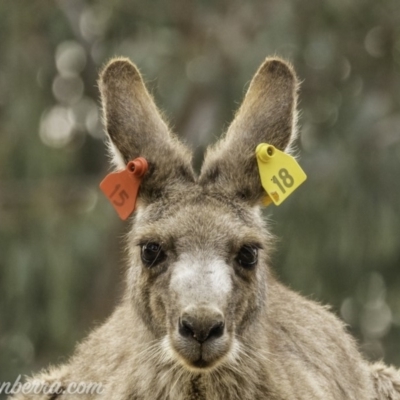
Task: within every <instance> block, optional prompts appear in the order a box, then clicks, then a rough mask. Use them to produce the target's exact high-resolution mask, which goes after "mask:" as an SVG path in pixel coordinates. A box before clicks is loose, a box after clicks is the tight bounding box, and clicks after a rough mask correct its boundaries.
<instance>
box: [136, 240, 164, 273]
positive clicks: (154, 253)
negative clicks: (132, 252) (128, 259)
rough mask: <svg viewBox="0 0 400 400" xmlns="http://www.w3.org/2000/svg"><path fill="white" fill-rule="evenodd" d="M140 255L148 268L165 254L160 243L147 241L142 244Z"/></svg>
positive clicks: (158, 261) (161, 259)
mask: <svg viewBox="0 0 400 400" xmlns="http://www.w3.org/2000/svg"><path fill="white" fill-rule="evenodd" d="M141 257H142V261H143V264H145V265H146V266H147V267H149V268H150V267H154V266H155V265H157V264H159V263H160V262H162V261H164V260H165V259H166V257H167V256H166V254H165V253H164V250H163V249H162V247H161V245H159V244H158V243H154V242H149V243H146V244H143V245H142V251H141Z"/></svg>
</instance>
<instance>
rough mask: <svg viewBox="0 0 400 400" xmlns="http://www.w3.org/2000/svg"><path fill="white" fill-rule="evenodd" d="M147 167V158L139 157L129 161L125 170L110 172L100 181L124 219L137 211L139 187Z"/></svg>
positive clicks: (102, 188)
mask: <svg viewBox="0 0 400 400" xmlns="http://www.w3.org/2000/svg"><path fill="white" fill-rule="evenodd" d="M147 169H148V164H147V161H146V159H145V158H143V157H138V158H136V159H134V160H133V161H129V163H128V165H127V166H126V168H125V169H124V170H123V171H120V172H113V173H111V174H108V175H107V176H106V177H105V178H104V179H103V180H102V182H101V183H100V189H101V190H102V191H103V193H104V194H105V195H106V197H107V198H108V200H109V201H110V203H111V204H112V206H113V207H114V208H115V210H116V211H117V213H118V215H119V217H120V218H121V219H123V220H125V219H127V218H128V217H129V216H130V215H131V214H132V213H133V211H135V208H136V199H137V196H138V192H139V187H140V184H141V183H142V179H143V175H144V174H145V173H146V171H147Z"/></svg>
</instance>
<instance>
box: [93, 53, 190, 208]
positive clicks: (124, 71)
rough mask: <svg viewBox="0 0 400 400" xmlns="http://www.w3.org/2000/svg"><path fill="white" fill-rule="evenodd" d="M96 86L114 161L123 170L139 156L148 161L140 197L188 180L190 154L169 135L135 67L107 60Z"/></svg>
mask: <svg viewBox="0 0 400 400" xmlns="http://www.w3.org/2000/svg"><path fill="white" fill-rule="evenodd" d="M99 87H100V93H101V100H102V105H103V116H104V121H105V126H106V130H107V133H108V136H109V138H110V139H111V143H110V150H111V152H112V153H113V154H112V156H113V161H114V163H115V164H116V166H117V167H118V168H124V167H125V165H126V164H127V163H128V162H129V161H130V160H132V159H134V158H136V157H139V156H141V157H144V158H146V159H147V161H148V163H149V170H148V172H147V174H146V176H145V177H144V179H143V182H142V184H141V190H140V193H141V197H142V198H143V197H145V198H146V197H147V198H148V199H147V200H149V201H151V200H154V197H160V196H161V195H163V192H166V191H168V190H171V189H172V188H173V187H174V186H175V185H177V184H178V185H179V184H182V183H186V182H194V174H193V170H192V166H191V154H190V153H189V151H188V150H187V149H186V148H185V146H183V144H182V143H180V142H179V141H178V140H177V139H176V138H175V137H174V136H172V135H171V134H170V132H169V130H168V127H167V125H166V123H165V122H164V121H163V119H162V117H161V115H160V113H159V111H158V109H157V107H156V105H155V104H154V101H153V99H152V98H151V96H150V94H149V92H148V91H147V90H146V87H145V85H144V83H143V80H142V77H141V75H140V73H139V71H138V69H137V68H136V66H135V65H134V64H132V63H131V62H130V61H129V60H128V59H126V58H116V59H113V60H111V61H110V62H109V63H108V64H107V65H106V67H105V68H104V70H103V71H102V72H101V74H100V79H99Z"/></svg>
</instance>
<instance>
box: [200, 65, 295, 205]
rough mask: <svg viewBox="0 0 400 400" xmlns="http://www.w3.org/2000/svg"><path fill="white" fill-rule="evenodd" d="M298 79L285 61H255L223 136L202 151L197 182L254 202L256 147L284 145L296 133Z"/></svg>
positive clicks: (258, 194)
mask: <svg viewBox="0 0 400 400" xmlns="http://www.w3.org/2000/svg"><path fill="white" fill-rule="evenodd" d="M297 89H298V80H297V78H296V74H295V72H294V70H293V68H292V67H291V65H290V64H288V63H287V62H285V61H283V60H281V59H279V58H267V59H266V60H265V62H264V63H263V64H262V65H261V67H260V68H259V70H258V71H257V73H256V74H255V76H254V78H253V80H252V81H251V84H250V87H249V89H248V91H247V94H246V96H245V98H244V100H243V103H242V105H241V107H240V108H239V110H238V112H237V114H236V117H235V119H234V121H233V122H232V124H231V126H230V127H229V129H228V131H227V133H226V136H225V137H224V138H223V139H221V140H220V141H219V142H218V143H217V144H216V145H215V146H213V147H212V148H211V149H209V150H208V151H207V154H206V157H205V159H204V163H203V167H202V170H201V174H200V178H199V182H200V184H202V185H204V186H208V187H209V188H210V190H213V191H214V190H216V191H223V192H227V194H228V195H229V196H234V197H239V198H242V199H245V200H247V201H249V202H250V203H252V204H256V203H257V202H258V201H259V200H261V198H262V197H263V196H264V194H265V192H264V189H263V188H262V186H261V181H260V176H259V172H258V168H257V160H256V147H257V145H258V144H260V143H269V144H272V145H274V146H275V147H276V148H277V149H279V150H282V151H283V150H286V149H288V147H289V146H290V144H291V143H292V141H293V139H294V138H295V136H296V120H297V113H296V105H297Z"/></svg>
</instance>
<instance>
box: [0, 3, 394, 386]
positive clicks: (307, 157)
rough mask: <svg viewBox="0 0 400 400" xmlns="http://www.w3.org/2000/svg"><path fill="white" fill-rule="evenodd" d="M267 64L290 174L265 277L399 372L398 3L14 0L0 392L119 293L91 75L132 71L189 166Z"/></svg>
mask: <svg viewBox="0 0 400 400" xmlns="http://www.w3.org/2000/svg"><path fill="white" fill-rule="evenodd" d="M274 54H277V55H281V56H283V57H285V58H287V59H289V60H290V61H291V62H292V63H293V64H294V66H295V68H296V70H297V72H298V75H299V77H300V79H301V80H302V82H303V83H302V87H301V95H300V109H301V110H302V113H301V119H300V132H301V139H300V140H299V144H298V149H299V150H298V153H299V155H300V157H301V165H302V167H303V168H304V170H305V171H306V173H307V175H308V180H307V182H306V183H305V184H304V185H303V186H302V187H301V188H300V189H299V190H298V191H297V192H296V194H295V195H294V196H292V197H291V198H290V199H288V200H287V201H286V202H285V203H284V204H283V205H282V206H281V207H279V208H277V207H274V206H270V207H269V208H268V209H267V210H266V215H267V216H268V218H270V219H271V227H272V230H273V232H274V233H275V235H277V237H278V238H279V245H278V249H277V251H276V252H275V254H274V256H273V265H274V269H275V270H276V272H277V274H278V276H280V278H281V280H282V281H283V282H285V283H286V284H288V285H289V286H290V287H292V288H293V289H295V290H297V291H299V292H301V293H302V294H304V295H305V296H307V297H309V298H312V299H316V300H318V301H320V302H322V303H329V304H331V305H332V306H333V310H334V311H335V312H336V313H337V314H338V315H340V316H341V317H342V318H343V319H344V320H345V321H346V323H348V324H349V330H350V331H351V332H352V333H353V334H355V335H356V337H357V338H358V340H359V343H360V346H361V348H362V350H363V352H364V354H365V356H366V357H367V358H368V359H372V360H376V359H382V358H383V359H384V360H385V361H386V362H387V363H393V364H395V365H397V366H398V367H400V246H399V242H400V2H399V1H398V0H381V1H376V0H360V1H357V2H354V1H351V0H326V1H323V2H321V1H307V2H305V1H300V0H288V1H284V2H283V1H279V0H271V1H265V0H263V1H246V2H243V1H239V0H230V1H228V0H225V1H222V0H218V1H209V0H199V1H197V2H189V1H185V0H171V1H161V0H154V1H151V2H150V1H144V0H142V1H122V0H114V1H106V0H104V1H100V0H98V1H94V0H93V1H90V0H64V1H61V0H59V1H53V2H49V1H47V0H42V1H40V0H32V1H20V0H15V1H2V2H0V382H2V381H14V379H15V378H16V376H17V375H19V374H30V373H31V372H33V371H37V370H39V369H40V368H42V367H45V366H47V365H48V364H49V363H52V364H56V363H59V362H63V361H65V360H66V359H67V357H68V356H69V355H70V354H71V353H72V351H73V348H74V345H75V343H76V342H77V341H79V340H81V339H82V338H83V337H84V336H85V335H86V334H87V333H88V332H89V331H90V329H91V328H93V327H94V326H96V325H97V324H99V323H100V322H101V321H103V320H104V318H105V317H106V316H107V315H109V313H110V312H111V310H112V309H113V307H114V306H115V304H116V302H117V301H118V298H119V296H120V295H121V288H122V285H121V281H122V279H123V272H122V271H123V266H124V254H123V250H122V247H123V237H124V234H125V232H126V230H127V226H128V224H127V223H123V222H121V221H120V220H119V219H118V217H117V215H116V213H115V212H114V211H113V209H112V208H111V206H110V205H109V204H108V203H107V200H106V199H105V198H104V197H103V196H102V195H101V194H100V192H99V189H98V183H99V182H100V180H101V179H102V178H103V177H104V176H105V174H106V173H107V172H108V170H109V166H108V160H107V156H106V150H105V146H104V138H105V136H104V133H103V129H102V125H101V118H100V115H99V101H98V99H99V93H98V89H97V86H96V79H97V75H98V71H99V69H100V68H101V66H102V65H103V64H104V63H105V62H106V61H107V60H108V59H109V58H110V57H112V56H114V55H123V56H127V57H130V58H131V59H132V60H133V61H134V62H135V63H137V65H138V66H139V68H140V69H141V71H142V73H143V75H144V77H145V80H146V82H147V83H148V86H149V88H150V90H151V92H152V93H153V95H154V97H155V99H156V101H157V103H158V105H159V106H160V107H161V108H162V109H163V110H164V111H165V115H166V116H167V118H168V120H169V122H170V125H171V126H172V128H173V130H174V131H176V132H177V133H178V134H179V136H180V137H181V138H182V139H183V140H184V141H185V142H186V143H188V145H189V146H190V147H191V148H192V149H193V150H194V154H195V164H196V168H197V169H199V167H200V164H201V160H202V155H203V152H204V149H205V148H206V146H207V145H208V144H209V143H212V142H215V141H216V140H217V138H218V137H219V135H220V134H221V133H222V132H223V130H224V129H225V128H226V127H227V125H228V124H229V122H230V120H231V119H232V116H233V113H234V111H235V109H236V108H237V107H238V105H239V104H240V102H241V99H242V98H243V95H244V93H245V89H246V88H247V86H248V84H249V81H250V79H251V77H252V75H253V73H254V72H255V71H256V69H257V67H258V66H259V64H260V63H261V62H262V61H263V59H264V58H265V56H267V55H274Z"/></svg>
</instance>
